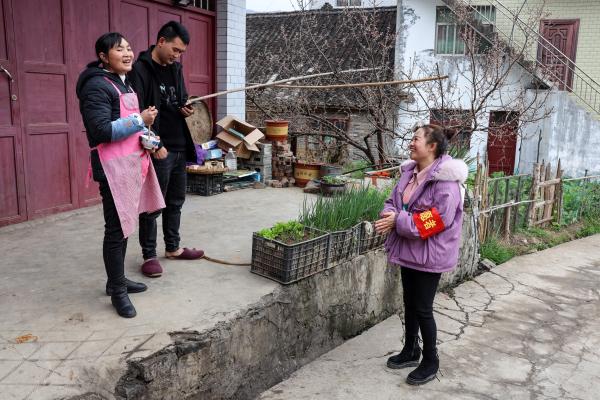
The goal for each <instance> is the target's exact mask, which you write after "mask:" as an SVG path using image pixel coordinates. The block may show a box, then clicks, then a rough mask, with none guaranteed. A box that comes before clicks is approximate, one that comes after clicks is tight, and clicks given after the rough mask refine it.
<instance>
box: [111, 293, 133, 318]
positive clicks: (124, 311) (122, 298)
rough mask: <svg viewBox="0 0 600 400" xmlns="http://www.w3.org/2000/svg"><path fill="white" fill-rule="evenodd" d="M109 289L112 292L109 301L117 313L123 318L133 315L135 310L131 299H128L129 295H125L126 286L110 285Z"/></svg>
mask: <svg viewBox="0 0 600 400" xmlns="http://www.w3.org/2000/svg"><path fill="white" fill-rule="evenodd" d="M111 289H112V294H111V296H110V301H111V303H112V305H113V306H114V307H115V309H116V310H117V314H119V315H120V316H121V317H123V318H133V317H135V316H136V315H137V312H136V311H135V307H134V306H133V304H131V300H129V296H128V295H127V287H126V286H120V287H116V288H115V287H111Z"/></svg>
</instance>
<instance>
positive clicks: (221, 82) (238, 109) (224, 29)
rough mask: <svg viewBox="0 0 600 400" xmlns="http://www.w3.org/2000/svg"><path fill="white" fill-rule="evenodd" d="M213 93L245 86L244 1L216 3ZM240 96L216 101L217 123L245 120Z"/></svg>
mask: <svg viewBox="0 0 600 400" xmlns="http://www.w3.org/2000/svg"><path fill="white" fill-rule="evenodd" d="M216 50H217V62H216V64H217V90H218V91H223V90H228V89H233V88H238V87H244V86H245V85H246V0H223V1H221V0H219V1H217V49H216ZM245 98H246V97H245V93H244V92H237V93H231V94H228V95H226V96H220V97H218V98H217V120H218V119H220V118H222V117H224V116H225V115H235V116H237V117H238V118H241V119H245V117H246V100H245Z"/></svg>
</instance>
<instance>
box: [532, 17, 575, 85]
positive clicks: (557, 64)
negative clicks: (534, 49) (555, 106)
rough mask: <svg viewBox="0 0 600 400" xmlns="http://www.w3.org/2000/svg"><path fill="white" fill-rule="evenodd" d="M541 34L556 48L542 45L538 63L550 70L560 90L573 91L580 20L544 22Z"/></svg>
mask: <svg viewBox="0 0 600 400" xmlns="http://www.w3.org/2000/svg"><path fill="white" fill-rule="evenodd" d="M540 32H541V34H542V36H543V37H544V38H545V39H546V40H548V41H549V42H550V43H551V44H552V46H554V47H551V46H550V45H548V44H547V43H545V46H541V45H540V46H539V47H538V61H539V62H540V63H541V64H543V65H544V66H545V67H546V68H548V69H549V72H550V75H551V79H552V80H553V81H555V82H556V83H558V85H559V88H560V90H568V91H571V90H572V88H573V68H574V67H575V56H576V54H577V35H578V32H579V20H578V19H573V20H547V19H546V20H542V21H541V23H540ZM555 48H556V49H558V50H560V51H557V50H556V49H555Z"/></svg>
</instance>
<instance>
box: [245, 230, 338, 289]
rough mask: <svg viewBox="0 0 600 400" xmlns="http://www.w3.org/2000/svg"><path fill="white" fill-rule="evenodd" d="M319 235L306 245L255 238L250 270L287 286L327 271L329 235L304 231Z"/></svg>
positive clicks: (316, 231)
mask: <svg viewBox="0 0 600 400" xmlns="http://www.w3.org/2000/svg"><path fill="white" fill-rule="evenodd" d="M304 229H305V232H311V233H317V234H318V235H319V236H317V237H315V238H314V239H309V240H306V241H304V242H300V243H294V244H285V243H283V242H280V241H277V240H271V239H265V238H263V237H261V236H259V235H258V233H256V232H255V233H254V234H253V235H252V266H251V268H250V271H251V272H253V273H255V274H258V275H261V276H264V277H266V278H269V279H272V280H274V281H277V282H279V283H283V284H284V285H286V284H288V283H292V282H296V281H298V280H300V279H303V278H306V277H308V276H311V275H314V274H316V273H318V272H321V271H324V270H326V269H327V264H328V261H329V260H328V258H329V234H328V233H327V232H323V231H320V230H318V229H312V228H307V227H306V228H304Z"/></svg>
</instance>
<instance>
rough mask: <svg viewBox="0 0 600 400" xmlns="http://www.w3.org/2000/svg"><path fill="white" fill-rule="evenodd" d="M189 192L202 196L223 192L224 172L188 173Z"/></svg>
mask: <svg viewBox="0 0 600 400" xmlns="http://www.w3.org/2000/svg"><path fill="white" fill-rule="evenodd" d="M187 192H188V193H193V194H199V195H200V196H212V195H215V194H219V193H223V174H222V173H218V174H194V173H190V172H188V174H187Z"/></svg>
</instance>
